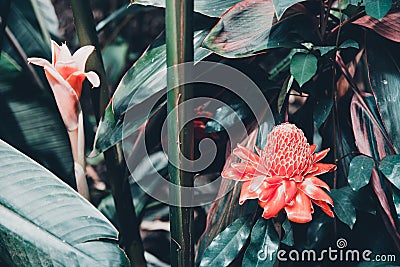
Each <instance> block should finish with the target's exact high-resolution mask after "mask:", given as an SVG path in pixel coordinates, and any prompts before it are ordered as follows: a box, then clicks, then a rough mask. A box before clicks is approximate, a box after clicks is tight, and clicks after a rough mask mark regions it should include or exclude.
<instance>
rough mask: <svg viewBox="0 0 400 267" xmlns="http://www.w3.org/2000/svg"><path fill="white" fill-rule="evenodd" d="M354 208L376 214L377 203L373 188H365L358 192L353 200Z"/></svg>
mask: <svg viewBox="0 0 400 267" xmlns="http://www.w3.org/2000/svg"><path fill="white" fill-rule="evenodd" d="M353 204H354V207H355V208H356V209H357V210H360V211H365V212H368V213H370V214H374V215H375V214H376V202H375V200H374V192H373V189H372V187H364V188H361V189H360V190H359V191H357V192H356V194H355V195H354V198H353Z"/></svg>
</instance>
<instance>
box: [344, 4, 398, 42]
mask: <svg viewBox="0 0 400 267" xmlns="http://www.w3.org/2000/svg"><path fill="white" fill-rule="evenodd" d="M399 19H400V12H399V11H398V10H395V11H393V12H390V13H389V14H387V15H386V16H384V17H383V18H382V19H381V20H377V19H375V18H373V17H371V16H368V15H365V16H363V17H361V18H359V19H357V20H355V21H354V22H352V23H354V24H358V25H361V26H364V27H367V28H369V29H371V30H373V31H374V32H376V33H377V34H379V35H381V36H383V37H385V38H387V39H389V40H392V41H395V42H400V24H399V23H397V22H398V21H399Z"/></svg>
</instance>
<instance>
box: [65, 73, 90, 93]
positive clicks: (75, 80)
mask: <svg viewBox="0 0 400 267" xmlns="http://www.w3.org/2000/svg"><path fill="white" fill-rule="evenodd" d="M85 78H86V75H85V74H84V73H82V72H79V71H76V72H74V73H72V74H71V75H70V76H69V77H68V78H67V82H68V83H69V85H71V87H72V89H74V90H75V93H76V95H77V96H78V99H79V98H80V97H81V93H82V83H83V81H84V80H85Z"/></svg>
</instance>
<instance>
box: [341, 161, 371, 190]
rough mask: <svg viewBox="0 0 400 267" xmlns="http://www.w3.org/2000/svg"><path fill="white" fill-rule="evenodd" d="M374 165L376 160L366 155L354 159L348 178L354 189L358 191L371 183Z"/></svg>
mask: <svg viewBox="0 0 400 267" xmlns="http://www.w3.org/2000/svg"><path fill="white" fill-rule="evenodd" d="M374 166H375V163H374V160H373V159H371V158H370V157H367V156H364V155H360V156H357V157H355V158H353V159H352V161H351V163H350V168H349V175H348V177H347V179H348V181H349V184H350V186H351V188H352V189H353V190H355V191H358V190H359V189H360V188H361V187H363V186H365V185H367V184H368V183H369V180H370V178H371V173H372V169H373V168H374Z"/></svg>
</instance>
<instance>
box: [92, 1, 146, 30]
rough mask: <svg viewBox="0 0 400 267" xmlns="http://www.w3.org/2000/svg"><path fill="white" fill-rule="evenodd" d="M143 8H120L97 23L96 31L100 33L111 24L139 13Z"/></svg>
mask: <svg viewBox="0 0 400 267" xmlns="http://www.w3.org/2000/svg"><path fill="white" fill-rule="evenodd" d="M143 8H145V7H141V6H137V5H129V6H128V7H127V6H122V7H120V8H119V9H117V10H116V11H114V12H112V13H111V14H110V15H109V16H108V17H106V18H105V19H103V20H102V21H100V22H99V23H97V25H96V31H97V32H101V31H102V30H104V29H105V28H106V27H107V26H108V25H110V24H112V23H117V22H119V21H120V20H122V19H125V18H126V17H127V16H133V15H134V14H136V13H138V12H140V11H142V10H143Z"/></svg>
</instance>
